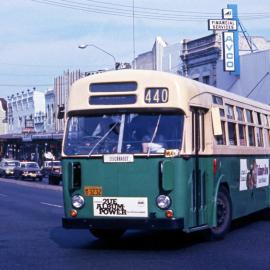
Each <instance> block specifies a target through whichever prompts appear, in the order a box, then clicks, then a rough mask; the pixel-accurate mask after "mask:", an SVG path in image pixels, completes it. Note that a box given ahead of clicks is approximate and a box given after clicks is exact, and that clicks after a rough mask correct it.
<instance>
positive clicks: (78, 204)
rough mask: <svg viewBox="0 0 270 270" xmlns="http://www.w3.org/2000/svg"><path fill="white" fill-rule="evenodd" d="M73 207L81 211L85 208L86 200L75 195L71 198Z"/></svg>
mask: <svg viewBox="0 0 270 270" xmlns="http://www.w3.org/2000/svg"><path fill="white" fill-rule="evenodd" d="M71 200H72V206H73V207H74V208H76V209H80V208H82V207H83V206H84V198H83V196H81V195H74V196H72V198H71Z"/></svg>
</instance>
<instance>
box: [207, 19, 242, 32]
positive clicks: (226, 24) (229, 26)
mask: <svg viewBox="0 0 270 270" xmlns="http://www.w3.org/2000/svg"><path fill="white" fill-rule="evenodd" d="M208 30H217V31H228V30H233V31H235V30H237V23H236V20H223V19H222V20H212V19H209V20H208Z"/></svg>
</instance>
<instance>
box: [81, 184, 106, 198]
mask: <svg viewBox="0 0 270 270" xmlns="http://www.w3.org/2000/svg"><path fill="white" fill-rule="evenodd" d="M84 195H85V196H102V187H98V186H85V187H84Z"/></svg>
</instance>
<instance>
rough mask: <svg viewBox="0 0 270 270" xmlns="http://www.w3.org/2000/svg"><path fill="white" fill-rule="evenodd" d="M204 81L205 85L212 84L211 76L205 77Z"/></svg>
mask: <svg viewBox="0 0 270 270" xmlns="http://www.w3.org/2000/svg"><path fill="white" fill-rule="evenodd" d="M202 80H203V83H205V84H209V83H210V76H203V77H202Z"/></svg>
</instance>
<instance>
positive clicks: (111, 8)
mask: <svg viewBox="0 0 270 270" xmlns="http://www.w3.org/2000/svg"><path fill="white" fill-rule="evenodd" d="M30 1H32V2H36V3H40V4H46V5H51V6H55V7H62V8H67V9H72V10H74V9H75V10H79V11H83V12H88V13H96V14H105V15H113V16H119V17H128V18H130V17H133V6H129V5H123V4H113V3H109V2H103V1H95V0H83V1H79V0H77V1H74V0H30ZM90 3H95V4H90ZM214 15H216V16H217V17H220V14H219V13H213V12H201V11H183V10H171V9H158V8H147V7H139V6H135V7H134V16H135V17H136V18H140V19H149V20H159V21H189V22H191V21H195V22H196V21H205V20H206V19H208V18H209V17H210V16H211V17H213V16H214ZM240 17H241V19H245V20H255V19H256V20H258V19H268V18H270V12H254V13H252V12H249V13H241V16H240Z"/></svg>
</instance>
